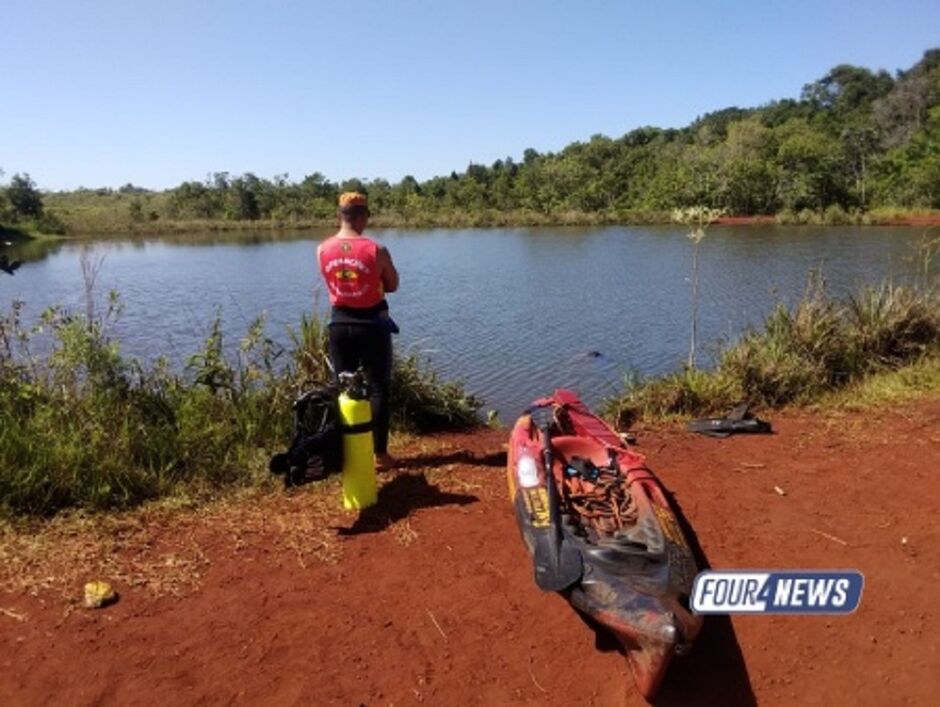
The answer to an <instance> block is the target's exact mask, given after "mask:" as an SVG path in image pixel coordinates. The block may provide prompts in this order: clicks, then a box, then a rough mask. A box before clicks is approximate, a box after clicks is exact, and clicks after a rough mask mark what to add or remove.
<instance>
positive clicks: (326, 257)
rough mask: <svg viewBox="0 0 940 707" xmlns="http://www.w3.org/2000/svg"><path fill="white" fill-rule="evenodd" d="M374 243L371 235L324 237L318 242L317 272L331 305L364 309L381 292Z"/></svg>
mask: <svg viewBox="0 0 940 707" xmlns="http://www.w3.org/2000/svg"><path fill="white" fill-rule="evenodd" d="M377 252H378V245H377V244H376V242H375V241H373V240H372V239H371V238H366V237H365V236H359V237H355V238H339V237H338V236H333V237H331V238H328V239H327V240H325V241H324V242H323V245H321V246H320V274H321V275H323V280H324V281H325V282H326V287H327V289H328V290H329V292H330V304H332V305H333V306H334V307H353V308H355V309H367V308H369V307H374V306H375V305H377V304H378V303H379V302H381V301H382V299H383V298H384V296H385V293H384V291H383V288H382V278H381V277H379V267H378V259H377V257H376V254H377Z"/></svg>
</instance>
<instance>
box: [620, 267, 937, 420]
mask: <svg viewBox="0 0 940 707" xmlns="http://www.w3.org/2000/svg"><path fill="white" fill-rule="evenodd" d="M937 356H940V296H938V293H937V291H936V290H935V289H924V288H917V287H910V286H901V285H895V284H893V283H891V282H884V283H882V284H880V285H876V286H868V287H864V288H862V289H861V290H860V291H859V292H858V293H856V294H855V295H853V296H850V297H848V298H847V299H845V300H836V299H833V298H832V297H831V296H830V295H829V294H828V293H827V291H826V287H825V283H824V282H823V280H822V279H821V278H820V277H819V276H817V275H813V276H811V278H810V280H809V284H808V285H807V288H806V291H805V293H804V295H803V297H802V299H801V300H800V301H799V302H798V303H797V304H796V305H795V306H793V307H792V308H788V307H785V306H784V305H778V306H777V307H776V308H775V309H774V311H773V312H772V313H771V314H770V315H769V316H768V317H767V318H766V319H765V320H764V323H763V326H762V327H761V328H759V329H757V330H752V331H749V332H747V333H745V334H744V336H742V337H741V338H740V339H739V340H738V341H737V342H736V343H734V344H733V345H731V346H730V347H728V348H726V349H725V350H724V351H722V352H721V353H720V354H719V356H718V360H717V365H716V366H715V368H714V369H713V370H710V371H698V370H694V369H691V368H688V367H687V368H685V369H683V370H681V371H678V372H676V373H673V374H671V375H668V376H665V377H662V378H658V379H647V380H642V379H635V378H634V379H632V380H630V381H628V382H627V384H626V385H625V389H624V391H623V392H622V393H621V394H620V395H619V396H617V397H615V398H613V399H610V400H608V401H607V402H606V404H605V412H606V414H607V415H608V416H610V417H612V418H614V419H615V420H616V421H617V422H618V424H621V425H624V426H626V425H629V424H630V423H631V422H632V421H633V420H635V419H636V418H638V417H663V416H670V415H705V414H712V413H717V412H722V411H725V410H726V409H727V408H729V407H730V406H732V405H735V404H737V403H739V402H742V401H746V402H749V403H751V404H753V405H757V406H764V407H779V406H782V405H787V404H790V403H807V402H811V401H814V400H817V399H819V398H820V397H821V396H823V395H825V394H828V393H830V392H832V391H835V390H839V389H842V388H845V387H846V386H849V385H850V384H855V383H857V382H858V381H860V380H862V379H864V378H865V377H867V376H870V375H872V374H876V373H880V372H885V371H892V370H898V369H900V368H902V367H903V366H906V365H909V364H912V363H916V362H918V361H922V360H923V359H925V358H932V357H937Z"/></svg>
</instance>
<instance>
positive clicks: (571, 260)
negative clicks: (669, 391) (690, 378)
mask: <svg viewBox="0 0 940 707" xmlns="http://www.w3.org/2000/svg"><path fill="white" fill-rule="evenodd" d="M326 235H327V234H326V232H323V233H320V234H313V233H304V234H292V235H284V234H280V235H278V236H274V235H272V234H251V235H242V234H239V235H228V234H226V235H224V236H218V235H216V236H205V235H192V236H186V237H180V236H174V237H167V238H148V239H137V240H114V239H109V240H97V241H90V242H87V247H88V248H89V249H90V251H89V256H90V258H91V260H92V261H94V260H100V259H102V258H103V261H102V264H101V269H100V272H99V276H98V289H99V292H101V293H105V292H107V291H108V290H116V291H118V292H120V294H121V297H122V300H123V302H124V304H125V311H124V314H123V316H122V318H121V320H120V322H119V325H118V327H117V329H116V330H115V331H116V333H117V335H118V336H119V337H120V340H121V342H122V348H123V350H124V351H125V352H128V353H131V354H133V355H137V356H140V357H143V358H147V359H151V358H155V357H156V356H159V355H167V356H169V357H170V359H171V360H174V361H176V362H183V361H185V359H186V357H188V356H189V355H190V354H191V353H193V352H194V351H196V350H197V348H198V346H199V344H200V342H201V341H202V340H203V339H204V337H205V335H206V333H207V331H208V328H209V325H210V323H211V320H212V318H213V314H214V312H215V311H216V309H217V308H221V311H222V315H223V320H224V325H225V331H226V334H227V336H228V337H229V341H230V342H232V343H233V344H234V343H237V341H238V339H240V338H241V336H243V335H244V333H245V331H246V329H247V327H248V324H249V323H250V322H251V320H253V319H254V318H255V317H256V316H257V315H258V314H260V313H261V312H266V313H267V318H268V319H267V321H268V326H267V331H268V334H269V335H270V336H271V337H272V338H274V339H275V340H277V341H280V342H283V343H287V342H288V341H289V338H288V336H287V333H286V332H287V327H288V326H296V324H297V322H298V321H299V319H300V316H301V314H303V313H304V312H311V311H315V312H318V313H321V314H322V313H325V312H326V310H327V299H326V295H325V292H324V290H323V288H322V286H321V284H320V282H319V276H318V273H317V271H316V263H315V253H314V251H315V247H316V244H317V242H319V240H321V239H322V238H323V237H324V236H326ZM372 235H373V236H374V237H376V238H377V239H378V240H379V241H381V242H382V243H384V244H385V245H387V246H388V248H389V250H390V251H391V253H392V255H393V257H394V259H395V262H396V264H397V266H398V269H399V272H400V275H401V290H400V292H398V293H395V294H393V295H390V297H389V301H390V304H391V309H392V314H393V316H394V317H395V319H396V320H397V321H398V323H399V325H400V327H401V330H402V333H401V335H400V336H399V337H397V339H396V345H397V346H398V348H399V349H400V350H413V351H418V352H420V353H421V354H422V355H423V356H425V357H426V358H428V359H429V360H430V361H431V362H432V364H433V365H434V366H435V368H437V369H438V370H439V371H440V372H441V373H442V374H443V375H445V376H446V377H454V378H460V379H463V380H464V381H465V383H466V384H467V387H468V388H469V389H470V390H471V391H473V392H474V393H477V394H478V395H480V396H482V397H483V398H484V399H485V400H486V407H487V408H494V409H497V410H499V411H500V412H501V414H502V417H503V419H504V420H509V419H512V418H513V417H514V416H515V414H516V413H517V412H518V411H519V410H520V409H521V408H522V407H524V406H525V405H526V404H527V403H528V402H529V401H530V400H531V399H533V398H535V397H538V396H541V395H543V394H545V393H547V392H550V391H551V390H552V389H554V388H555V387H560V386H565V387H570V388H573V389H575V390H577V391H579V392H580V393H581V394H582V395H583V396H584V398H585V399H586V400H587V401H588V402H589V403H592V404H593V403H596V402H598V401H599V400H600V399H601V398H603V397H605V396H607V395H609V394H612V393H614V392H615V391H616V390H617V389H618V388H619V386H620V384H621V382H622V380H623V378H624V376H625V374H627V372H628V371H635V372H639V373H642V374H658V373H664V372H667V371H671V370H674V369H676V368H677V367H679V366H681V365H682V363H683V362H684V361H685V360H686V357H687V356H688V348H689V330H690V317H691V284H690V279H689V278H690V272H691V262H692V245H691V243H690V242H689V240H688V239H687V238H686V237H685V231H684V230H683V229H681V228H679V227H671V226H662V227H611V228H537V229H469V230H421V231H419V230H384V231H374V232H372ZM920 236H921V229H916V228H910V229H905V228H877V227H865V228H853V227H846V228H814V227H775V226H755V227H745V226H735V227H721V226H713V227H712V228H710V229H709V230H708V235H707V237H706V238H705V240H704V241H703V242H702V244H701V246H700V272H701V276H700V277H701V285H700V288H701V294H700V319H699V341H700V342H703V343H702V344H701V345H700V348H699V351H700V357H699V363H700V365H708V364H709V362H710V360H711V358H713V352H714V349H715V346H716V344H717V343H719V342H721V341H723V340H725V341H726V340H728V339H731V338H733V337H735V336H736V335H738V334H739V333H740V332H741V331H742V330H744V329H745V328H746V327H748V326H753V325H757V324H759V323H760V322H761V320H762V319H763V317H764V316H766V314H767V313H768V312H769V311H770V310H771V309H772V307H773V306H774V304H775V303H776V302H778V301H784V302H792V301H794V300H795V299H796V298H798V297H799V295H800V294H801V292H802V291H803V289H804V287H805V284H806V280H807V274H808V273H809V271H810V270H811V269H814V268H815V269H819V270H821V271H822V273H823V275H824V276H825V278H826V280H827V282H828V284H829V286H830V290H831V291H832V292H834V293H845V292H848V291H852V290H854V289H855V288H856V287H858V286H859V285H860V284H862V283H865V282H875V281H878V280H880V279H881V278H883V277H885V276H891V277H895V278H897V279H904V278H907V277H910V275H911V273H913V271H914V265H913V263H912V262H911V259H910V256H911V255H912V253H913V250H912V244H913V243H914V241H916V240H917V239H918V238H919V237H920ZM80 248H81V246H80V244H79V243H76V242H70V241H64V242H56V243H54V244H51V245H49V244H44V245H42V246H37V244H32V246H31V247H30V249H29V250H27V251H22V250H21V251H20V256H21V257H25V258H27V259H28V260H27V262H26V263H25V264H24V265H23V266H22V268H21V269H20V270H19V271H18V272H17V273H16V276H15V277H8V276H6V275H2V274H0V303H2V304H3V305H4V306H7V305H8V304H9V303H10V302H11V301H12V300H13V299H22V300H25V301H26V303H27V317H28V318H31V317H35V316H36V315H37V314H38V313H39V312H40V311H41V310H42V309H43V308H44V307H46V306H48V305H50V304H54V303H58V304H64V305H66V306H69V307H73V308H76V309H79V310H82V309H83V307H84V304H83V303H84V294H83V292H84V288H83V284H82V282H83V280H82V272H81V267H80V252H81V251H80ZM591 352H598V353H599V354H600V355H599V356H594V355H592V354H591Z"/></svg>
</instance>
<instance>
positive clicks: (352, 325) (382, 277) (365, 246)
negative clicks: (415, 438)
mask: <svg viewBox="0 0 940 707" xmlns="http://www.w3.org/2000/svg"><path fill="white" fill-rule="evenodd" d="M339 216H340V229H339V232H338V233H337V234H336V235H334V236H332V237H330V238H328V239H327V240H325V241H324V242H323V243H321V244H320V246H319V247H318V248H317V259H318V261H319V264H320V274H321V275H322V276H323V280H324V281H325V282H326V287H327V290H328V291H329V294H330V304H331V305H332V314H331V317H330V327H329V330H330V359H331V360H332V362H333V369H334V370H335V371H336V374H337V375H338V374H339V373H340V372H342V371H350V372H353V371H356V370H357V369H358V368H360V367H362V368H363V370H364V371H365V374H366V381H367V383H368V385H369V393H370V397H371V400H372V421H373V438H374V440H375V463H376V468H378V469H379V470H382V469H387V468H389V467H391V466H393V465H394V464H395V459H394V458H393V457H392V456H391V455H389V453H388V424H389V407H388V398H389V389H390V386H391V380H392V334H393V333H396V334H397V333H398V327H397V326H396V325H395V323H394V322H393V321H392V319H391V317H390V316H389V314H388V302H386V300H385V295H386V294H387V293H389V292H395V290H397V289H398V271H397V270H396V269H395V264H394V263H393V262H392V256H391V255H390V254H389V252H388V250H387V249H386V248H385V247H384V246H381V245H379V244H378V243H376V242H375V241H373V240H372V239H371V238H368V237H366V236H365V235H363V231H364V230H365V228H366V225H367V224H368V222H369V202H368V199H367V198H366V196H365V195H364V194H359V193H357V192H346V193H344V194H341V195H340V197H339Z"/></svg>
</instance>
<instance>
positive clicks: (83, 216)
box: [45, 193, 940, 236]
mask: <svg viewBox="0 0 940 707" xmlns="http://www.w3.org/2000/svg"><path fill="white" fill-rule="evenodd" d="M45 200H46V204H47V210H48V211H49V212H50V213H51V214H53V215H54V216H55V218H56V219H57V220H59V221H61V222H62V223H63V224H64V226H65V229H66V232H67V233H68V234H69V235H72V236H91V235H93V236H102V235H123V236H127V235H131V236H134V235H161V234H178V233H196V232H228V231H231V232H238V231H298V230H321V229H326V230H328V229H331V228H334V227H335V226H336V215H335V213H334V212H333V211H332V210H331V209H327V210H325V211H324V212H323V214H322V216H319V217H316V218H310V217H302V218H300V217H291V218H257V219H236V218H178V217H173V216H172V215H170V211H171V210H170V208H169V206H168V201H167V197H166V195H165V194H161V193H156V194H149V195H147V196H146V197H141V196H134V195H129V194H121V193H109V194H104V195H95V194H94V193H91V194H84V195H82V197H81V199H77V197H76V198H73V197H71V196H70V195H68V194H49V195H47V196H46V199H45ZM133 204H137V205H138V208H136V209H135V208H132V205H133ZM140 204H143V206H140ZM716 222H717V223H720V224H725V225H772V224H781V225H816V226H825V225H830V226H837V225H864V226H916V227H932V226H938V225H940V211H935V210H914V209H894V208H881V209H875V210H871V211H845V210H843V209H841V208H840V207H837V206H835V207H829V208H828V209H826V210H811V209H803V210H801V211H798V212H792V211H783V212H780V213H779V214H765V215H727V216H722V217H720V218H718V219H717V221H716ZM670 223H672V212H671V211H656V210H597V211H590V212H588V211H578V210H564V211H553V212H549V213H546V212H541V211H533V210H525V209H522V210H508V211H500V210H494V209H481V210H474V211H459V210H457V211H435V210H424V211H422V210H412V211H405V212H402V211H394V210H382V209H374V214H373V217H372V218H371V220H370V227H371V228H510V227H536V226H547V227H550V226H617V225H626V226H645V225H664V224H670Z"/></svg>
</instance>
